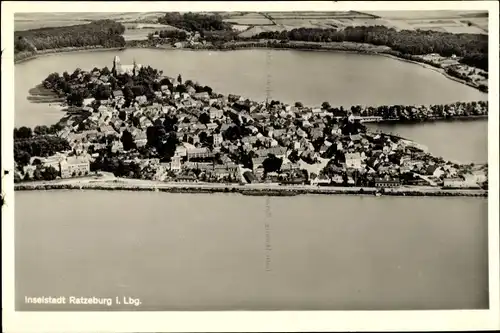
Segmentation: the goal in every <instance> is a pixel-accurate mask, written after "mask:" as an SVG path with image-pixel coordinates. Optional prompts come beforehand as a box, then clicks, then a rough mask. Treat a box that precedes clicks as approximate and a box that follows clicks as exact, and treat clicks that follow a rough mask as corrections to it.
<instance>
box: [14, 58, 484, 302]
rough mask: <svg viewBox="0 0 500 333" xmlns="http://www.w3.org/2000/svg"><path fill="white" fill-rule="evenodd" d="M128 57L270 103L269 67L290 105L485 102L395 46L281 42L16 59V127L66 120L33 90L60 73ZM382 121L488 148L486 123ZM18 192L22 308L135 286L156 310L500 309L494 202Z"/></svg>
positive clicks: (465, 157)
mask: <svg viewBox="0 0 500 333" xmlns="http://www.w3.org/2000/svg"><path fill="white" fill-rule="evenodd" d="M115 54H118V55H119V56H120V58H121V59H122V63H124V64H125V63H132V61H133V59H134V58H135V59H136V61H137V62H138V63H142V64H150V65H151V66H153V67H156V68H159V69H162V70H163V71H164V72H165V73H166V74H167V75H171V76H176V75H177V74H179V73H181V74H182V76H183V78H184V79H185V80H186V79H188V78H189V79H194V80H197V81H199V82H200V83H202V84H206V85H210V86H212V87H213V88H214V89H215V90H217V91H220V92H222V93H236V94H242V95H245V96H247V97H249V98H252V99H257V100H263V99H264V98H265V94H266V89H265V86H266V79H267V78H266V77H267V73H268V72H269V73H270V74H271V75H270V78H271V85H272V87H271V88H272V91H271V97H272V98H273V99H279V100H282V101H285V102H290V103H291V102H294V101H296V100H299V101H302V102H303V103H305V104H311V105H318V104H321V103H322V102H323V101H330V103H331V104H332V105H345V106H349V105H352V104H362V105H363V104H364V105H382V104H433V103H447V102H454V101H457V100H461V101H465V100H480V99H485V98H486V95H485V94H482V93H480V92H478V91H476V90H474V89H472V88H470V87H467V86H464V85H461V84H459V83H457V82H454V81H451V80H448V79H446V78H445V77H443V76H442V75H440V74H438V73H436V72H433V71H431V70H427V69H425V68H423V67H421V66H418V65H414V64H409V63H405V62H400V61H396V60H393V59H389V58H385V57H381V56H367V55H357V54H344V53H322V52H303V51H271V55H272V60H271V66H269V67H266V51H264V50H244V51H236V52H208V51H201V52H190V51H164V50H146V49H139V50H125V51H122V52H83V53H74V54H58V55H51V56H47V57H41V58H38V59H36V60H33V61H29V62H26V63H21V64H18V65H16V67H15V91H16V96H15V98H16V99H15V101H16V106H15V123H16V126H22V125H28V126H35V125H37V124H52V123H54V122H56V121H57V120H58V119H59V118H60V117H61V116H62V114H61V112H60V111H58V110H57V108H55V107H48V106H47V105H42V104H33V103H30V102H29V101H27V100H26V96H27V92H28V90H29V89H30V88H32V87H33V86H35V85H36V84H38V83H39V82H40V81H41V80H43V79H44V78H45V77H46V76H47V75H48V74H49V73H51V72H56V71H57V72H60V73H61V72H63V71H65V70H67V71H73V70H74V69H75V68H76V67H80V68H83V69H90V68H93V67H94V66H98V67H102V66H105V65H108V66H109V67H111V62H112V59H113V57H114V55H115ZM370 126H378V127H379V128H382V129H384V130H388V131H390V132H394V133H398V134H400V135H402V136H405V137H408V138H411V139H414V140H416V141H419V142H422V143H423V144H425V145H427V146H428V147H429V148H430V150H431V152H433V153H435V154H437V155H441V156H443V157H445V158H449V159H454V160H459V161H485V160H486V158H487V150H486V149H487V148H486V147H487V121H471V122H451V123H448V122H438V123H433V124H419V125H412V126H407V125H397V126H396V127H392V126H390V125H370ZM15 201H16V205H15V212H16V282H17V284H16V297H17V307H18V308H20V309H29V307H27V306H26V305H25V304H23V299H24V296H48V295H51V296H67V297H68V296H71V295H73V296H97V297H113V298H114V297H116V296H131V297H137V298H140V299H141V301H142V307H141V308H140V309H142V310H167V309H170V310H180V309H190V310H220V309H228V310H234V309H249V310H270V309H280V310H296V309H304V310H305V309H310V310H315V309H331V310H335V309H337V310H340V309H341V310H351V309H352V310H354V309H356V310H360V309H365V310H368V309H373V310H386V309H443V308H447V309H460V308H486V307H487V306H488V267H487V266H488V257H487V200H486V199H480V198H403V197H402V198H396V197H381V198H376V197H354V196H297V197H287V198H277V197H273V198H265V197H248V196H239V195H223V194H210V195H202V194H200V195H190V194H168V193H144V192H140V193H139V192H86V191H73V192H65V191H51V192H17V193H16V194H15ZM267 201H269V202H267ZM51 309H54V310H57V307H55V306H54V307H51ZM74 309H76V308H74ZM80 309H82V308H80ZM85 309H89V308H85ZM93 309H95V308H93ZM113 309H125V308H124V307H115V308H113Z"/></svg>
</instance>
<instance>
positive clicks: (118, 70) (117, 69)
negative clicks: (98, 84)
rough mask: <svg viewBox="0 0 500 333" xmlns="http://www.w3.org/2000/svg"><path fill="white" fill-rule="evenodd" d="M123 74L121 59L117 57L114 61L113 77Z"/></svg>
mask: <svg viewBox="0 0 500 333" xmlns="http://www.w3.org/2000/svg"><path fill="white" fill-rule="evenodd" d="M121 72H122V64H121V62H120V58H119V57H118V56H115V58H114V59H113V75H116V74H119V73H121Z"/></svg>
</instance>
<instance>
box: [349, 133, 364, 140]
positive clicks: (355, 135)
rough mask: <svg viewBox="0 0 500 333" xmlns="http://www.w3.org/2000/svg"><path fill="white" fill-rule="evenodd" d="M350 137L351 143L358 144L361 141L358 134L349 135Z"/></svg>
mask: <svg viewBox="0 0 500 333" xmlns="http://www.w3.org/2000/svg"><path fill="white" fill-rule="evenodd" d="M350 137H351V141H352V142H360V141H361V139H362V137H361V135H360V134H351V135H350Z"/></svg>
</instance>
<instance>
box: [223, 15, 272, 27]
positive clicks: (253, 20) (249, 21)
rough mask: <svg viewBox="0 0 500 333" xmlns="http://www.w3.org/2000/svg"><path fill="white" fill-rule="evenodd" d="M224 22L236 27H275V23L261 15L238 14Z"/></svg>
mask: <svg viewBox="0 0 500 333" xmlns="http://www.w3.org/2000/svg"><path fill="white" fill-rule="evenodd" d="M224 21H226V22H229V23H232V24H236V25H273V24H274V23H273V22H272V21H271V20H269V19H268V18H267V17H265V16H264V15H262V14H260V13H241V14H240V13H237V14H235V15H233V16H228V17H227V18H225V19H224Z"/></svg>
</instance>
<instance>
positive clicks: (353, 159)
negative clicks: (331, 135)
mask: <svg viewBox="0 0 500 333" xmlns="http://www.w3.org/2000/svg"><path fill="white" fill-rule="evenodd" d="M345 165H346V168H352V169H361V155H360V154H359V153H347V154H345Z"/></svg>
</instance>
